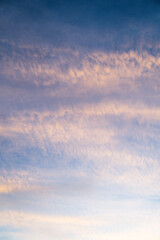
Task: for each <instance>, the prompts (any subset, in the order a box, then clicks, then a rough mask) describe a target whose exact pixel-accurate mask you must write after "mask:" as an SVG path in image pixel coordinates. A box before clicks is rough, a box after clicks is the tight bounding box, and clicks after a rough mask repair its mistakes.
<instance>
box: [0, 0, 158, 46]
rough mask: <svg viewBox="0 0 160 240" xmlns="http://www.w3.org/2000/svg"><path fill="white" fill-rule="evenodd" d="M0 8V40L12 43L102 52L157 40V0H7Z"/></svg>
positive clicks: (146, 44)
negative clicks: (81, 48) (98, 50)
mask: <svg viewBox="0 0 160 240" xmlns="http://www.w3.org/2000/svg"><path fill="white" fill-rule="evenodd" d="M0 9H1V10H0V15H1V17H0V19H1V20H0V32H1V34H0V38H1V39H8V40H10V41H13V42H20V43H25V44H30V43H34V44H35V43H36V44H49V45H52V46H54V47H61V46H64V47H73V48H77V47H83V48H87V49H106V50H128V49H137V50H139V49H140V48H142V47H144V48H153V49H154V48H155V47H156V46H157V43H158V42H159V19H160V1H157V0H154V1H151V0H146V1H128V0H127V1H126V0H116V1H111V0H106V1H104V0H103V1H102V0H99V1H98V0H93V1H90V0H88V1H84V0H81V1H72V0H69V1H64V0H63V1H45V0H33V1H27V0H26V1H25V0H22V1H20V0H19V1H17V0H16V1H12V0H10V1H1V4H0ZM151 45H152V47H151ZM148 46H150V47H148ZM153 49H152V50H153Z"/></svg>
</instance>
